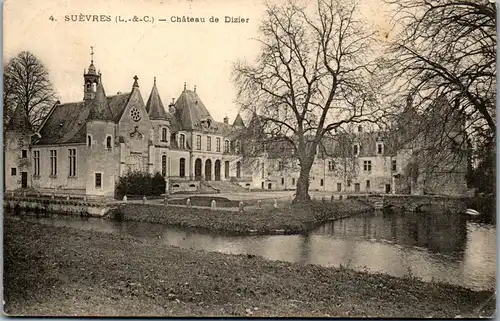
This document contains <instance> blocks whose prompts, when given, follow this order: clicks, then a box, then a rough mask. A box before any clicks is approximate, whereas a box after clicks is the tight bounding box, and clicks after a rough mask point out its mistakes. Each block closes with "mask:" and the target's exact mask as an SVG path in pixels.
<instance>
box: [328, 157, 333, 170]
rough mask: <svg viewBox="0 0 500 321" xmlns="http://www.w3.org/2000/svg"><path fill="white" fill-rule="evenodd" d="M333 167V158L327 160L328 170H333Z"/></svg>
mask: <svg viewBox="0 0 500 321" xmlns="http://www.w3.org/2000/svg"><path fill="white" fill-rule="evenodd" d="M334 169H335V164H334V163H333V160H331V159H330V160H328V171H329V172H333V171H334Z"/></svg>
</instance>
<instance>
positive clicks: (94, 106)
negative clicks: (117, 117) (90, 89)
mask: <svg viewBox="0 0 500 321" xmlns="http://www.w3.org/2000/svg"><path fill="white" fill-rule="evenodd" d="M113 118H114V117H113V114H112V113H111V109H110V108H109V104H108V99H107V97H106V93H105V92H104V87H103V85H102V78H101V81H99V83H98V84H97V90H96V94H95V98H94V99H92V100H91V101H90V111H89V116H88V120H102V121H108V120H109V121H113V120H114V119H113Z"/></svg>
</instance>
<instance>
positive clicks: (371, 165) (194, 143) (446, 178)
mask: <svg viewBox="0 0 500 321" xmlns="http://www.w3.org/2000/svg"><path fill="white" fill-rule="evenodd" d="M83 83H84V90H83V100H82V101H78V102H71V103H60V102H57V103H56V104H55V105H54V106H53V107H52V109H51V110H50V112H49V113H48V115H47V117H46V119H45V120H44V122H43V124H42V125H41V127H40V128H39V130H38V131H37V132H33V131H32V130H31V128H29V122H28V121H27V119H28V118H27V115H26V114H25V112H23V108H21V107H20V106H19V107H18V108H17V109H16V111H15V113H14V115H13V117H12V119H11V122H10V123H9V126H8V127H7V130H6V134H5V135H6V145H5V149H4V151H5V158H4V159H5V163H4V165H5V173H4V175H5V176H4V177H5V190H6V191H10V190H17V189H20V188H21V189H23V188H31V189H36V190H37V191H39V192H41V193H55V194H59V193H60V194H72V195H75V194H77V195H87V196H105V197H113V196H114V194H115V186H116V183H117V182H118V179H119V177H120V176H123V175H124V174H126V173H127V172H129V171H144V172H149V173H156V172H159V173H161V174H162V175H163V176H164V177H165V179H166V181H167V190H168V191H169V192H172V193H173V192H203V191H208V192H215V191H226V190H235V189H240V190H243V189H244V188H252V189H272V190H293V189H295V185H296V182H297V179H298V176H299V170H298V166H297V162H296V161H295V158H294V157H293V156H294V154H293V153H294V151H293V148H291V146H290V145H289V144H286V143H284V142H281V143H279V144H278V143H275V144H269V145H267V146H265V147H264V149H263V150H262V151H265V152H264V153H259V155H253V156H251V157H244V156H243V155H244V153H242V150H243V149H245V148H248V147H249V144H246V143H245V141H244V137H245V136H244V135H241V134H242V133H243V132H244V133H248V132H255V130H257V129H256V125H255V124H257V123H258V122H259V121H258V120H259V119H258V117H254V118H253V119H252V120H250V122H249V124H248V126H245V123H244V121H243V119H242V117H241V116H240V115H239V114H238V116H237V117H236V119H235V120H234V122H233V123H232V124H230V123H229V119H228V118H227V117H225V118H224V120H223V122H219V121H217V120H215V119H213V117H212V116H211V115H210V112H209V110H208V109H207V107H206V106H205V104H204V103H203V101H202V100H201V98H200V97H199V96H198V94H197V93H196V87H194V88H193V90H190V89H187V88H186V84H184V88H183V89H182V91H181V93H180V95H179V96H178V98H177V99H176V100H175V99H173V100H172V102H170V103H169V105H168V106H167V108H168V109H167V108H165V107H166V106H165V105H164V103H163V101H162V99H161V97H160V95H159V93H158V89H157V83H156V79H154V81H153V87H152V89H151V90H150V91H149V97H148V99H147V101H146V103H144V101H145V100H144V99H143V96H142V93H141V90H140V86H139V80H138V78H137V76H135V77H134V78H133V83H132V87H131V90H130V91H129V92H126V93H117V94H116V95H107V94H106V92H105V90H104V82H103V76H102V75H101V73H100V72H97V70H96V67H95V66H94V63H93V61H92V62H91V64H90V66H89V67H88V70H87V71H86V72H84V75H83ZM158 85H159V84H158ZM257 127H258V126H257ZM394 137H395V135H391V134H389V133H378V132H377V133H368V132H367V133H365V132H362V129H361V128H360V129H359V132H358V133H356V134H354V135H351V136H342V135H337V136H336V137H332V138H328V139H324V141H323V142H322V144H321V146H320V147H319V149H318V153H317V157H316V160H315V163H314V166H313V168H312V170H311V175H310V188H311V190H322V191H331V192H339V193H349V192H352V193H356V192H359V193H365V192H380V193H393V192H398V193H399V192H405V193H409V192H411V193H425V192H427V193H433V192H436V191H447V192H449V193H462V192H463V191H464V189H466V186H465V168H466V163H464V162H463V161H462V160H461V162H460V163H459V164H460V166H458V167H456V168H453V169H449V168H447V169H443V168H440V169H438V170H434V171H432V172H429V173H426V174H425V175H421V176H423V177H424V178H414V177H413V176H411V174H408V173H409V171H410V169H411V168H413V167H412V166H410V165H409V164H415V163H419V162H420V161H419V158H418V157H420V158H422V157H424V158H425V157H427V158H428V155H427V154H425V153H422V151H423V150H425V149H423V148H421V146H420V147H418V146H410V144H409V143H406V144H401V145H398V146H397V144H396V143H395V141H396V139H394ZM427 139H429V138H427ZM423 141H425V139H423ZM412 142H413V140H412ZM419 153H420V154H419ZM455 154H456V153H455ZM419 155H420V156H419ZM425 155H427V156H425ZM409 168H410V169H409ZM420 172H422V173H424V172H425V171H422V168H421V170H420Z"/></svg>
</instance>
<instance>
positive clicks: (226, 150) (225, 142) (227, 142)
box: [224, 140, 229, 153]
mask: <svg viewBox="0 0 500 321" xmlns="http://www.w3.org/2000/svg"><path fill="white" fill-rule="evenodd" d="M224 153H229V141H228V140H225V141H224Z"/></svg>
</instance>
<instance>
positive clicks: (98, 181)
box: [95, 173, 102, 188]
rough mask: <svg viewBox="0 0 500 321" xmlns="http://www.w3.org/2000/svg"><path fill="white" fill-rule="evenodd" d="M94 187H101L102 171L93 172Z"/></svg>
mask: <svg viewBox="0 0 500 321" xmlns="http://www.w3.org/2000/svg"><path fill="white" fill-rule="evenodd" d="M95 188H102V173H95Z"/></svg>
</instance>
